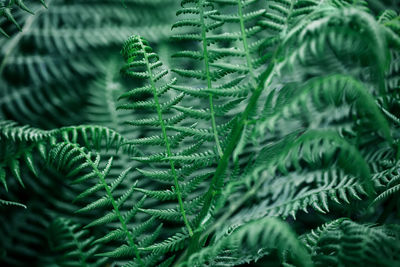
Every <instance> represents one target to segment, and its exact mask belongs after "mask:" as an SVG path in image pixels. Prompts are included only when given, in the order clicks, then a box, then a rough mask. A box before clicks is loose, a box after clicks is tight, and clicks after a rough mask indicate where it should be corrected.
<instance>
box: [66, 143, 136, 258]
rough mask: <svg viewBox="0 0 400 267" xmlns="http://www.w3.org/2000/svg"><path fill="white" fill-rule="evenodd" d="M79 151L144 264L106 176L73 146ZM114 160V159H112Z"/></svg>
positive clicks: (129, 242) (130, 243) (80, 149)
mask: <svg viewBox="0 0 400 267" xmlns="http://www.w3.org/2000/svg"><path fill="white" fill-rule="evenodd" d="M73 145H74V146H75V147H76V148H77V149H79V151H81V153H82V154H83V155H84V157H85V158H86V161H87V162H88V163H89V165H90V167H91V168H92V169H93V170H94V171H95V172H96V175H97V176H98V177H99V178H100V182H101V184H102V185H103V186H104V189H105V190H106V194H107V196H108V197H109V199H110V200H111V205H112V206H113V209H114V211H115V214H116V215H117V217H118V219H119V221H120V222H121V226H122V230H123V231H124V232H125V234H126V236H127V238H128V244H129V245H130V246H131V247H132V248H133V250H134V252H135V256H136V258H137V260H138V261H139V263H140V264H143V262H142V260H141V257H140V252H139V250H138V248H137V246H136V245H135V242H134V241H133V237H132V234H131V232H130V231H129V230H128V227H127V225H126V223H125V221H124V219H123V217H122V215H121V212H120V211H119V207H118V205H117V202H116V201H115V199H114V197H113V195H112V193H111V190H110V187H109V186H108V184H107V183H106V180H105V177H104V174H103V173H102V172H101V171H100V170H99V169H98V168H97V166H96V164H94V163H93V161H92V159H91V158H90V157H89V156H88V155H87V154H86V153H85V152H84V151H83V150H82V148H81V147H79V146H77V145H76V144H73ZM111 159H112V158H111Z"/></svg>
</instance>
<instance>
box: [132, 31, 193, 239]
mask: <svg viewBox="0 0 400 267" xmlns="http://www.w3.org/2000/svg"><path fill="white" fill-rule="evenodd" d="M139 44H140V46H141V49H142V50H143V51H144V53H143V57H144V60H145V64H146V68H147V72H148V73H149V78H150V84H151V88H152V90H153V97H154V102H155V103H156V109H157V115H158V120H159V121H160V125H161V130H162V135H163V138H164V143H165V146H166V149H167V155H168V157H172V152H171V146H170V143H169V140H168V136H167V130H166V127H165V123H164V119H163V115H162V111H161V107H160V102H159V100H158V93H157V88H156V85H155V81H154V77H153V71H152V70H151V68H150V62H149V58H148V55H147V52H146V48H145V46H144V44H143V42H142V40H141V39H139ZM169 165H170V167H171V171H172V175H173V176H174V186H175V191H176V196H177V198H178V203H179V209H180V212H181V214H182V218H183V222H184V223H185V226H186V228H187V229H188V232H189V235H190V236H192V235H193V230H192V227H191V226H190V224H189V221H188V219H187V216H186V211H185V208H184V207H183V200H182V193H181V189H180V186H179V182H178V175H177V173H176V170H175V163H174V161H173V160H169Z"/></svg>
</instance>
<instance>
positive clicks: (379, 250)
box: [302, 219, 399, 266]
mask: <svg viewBox="0 0 400 267" xmlns="http://www.w3.org/2000/svg"><path fill="white" fill-rule="evenodd" d="M302 239H303V240H304V241H303V242H305V243H306V244H307V247H308V249H309V251H310V252H311V255H312V258H313V260H314V262H315V263H316V264H318V265H322V264H339V265H340V264H342V265H348V264H366V265H374V264H379V265H382V266H391V265H393V264H396V262H398V260H399V258H398V255H397V254H398V251H399V246H398V233H396V234H393V232H391V231H390V232H388V231H387V230H386V229H385V227H384V226H375V225H368V224H358V223H355V222H353V221H351V220H349V219H338V220H335V221H333V222H330V223H328V224H326V225H323V226H322V227H321V228H319V229H317V230H316V231H313V232H312V233H310V234H308V235H305V236H303V237H302Z"/></svg>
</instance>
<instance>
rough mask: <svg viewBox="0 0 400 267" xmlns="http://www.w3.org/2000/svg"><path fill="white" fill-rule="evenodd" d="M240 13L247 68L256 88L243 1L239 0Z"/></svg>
mask: <svg viewBox="0 0 400 267" xmlns="http://www.w3.org/2000/svg"><path fill="white" fill-rule="evenodd" d="M238 13H239V23H240V33H241V35H242V42H243V48H244V53H245V54H246V61H247V67H248V68H249V73H250V76H251V83H252V85H253V86H254V87H255V86H256V85H255V81H256V77H255V75H254V69H253V64H252V62H251V56H250V51H249V45H248V43H247V34H246V27H245V25H244V19H243V6H242V0H238Z"/></svg>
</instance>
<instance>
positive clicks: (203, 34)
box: [198, 0, 223, 158]
mask: <svg viewBox="0 0 400 267" xmlns="http://www.w3.org/2000/svg"><path fill="white" fill-rule="evenodd" d="M198 5H199V9H200V23H201V39H202V43H203V56H204V67H205V70H206V77H207V88H208V89H212V83H211V74H210V63H209V56H208V50H207V45H208V44H207V36H206V30H207V29H206V25H205V21H204V0H200V1H199V3H198ZM208 101H209V105H210V115H211V124H212V131H213V134H214V139H215V145H216V146H217V151H218V155H219V157H220V158H221V157H222V155H223V152H222V148H221V142H220V141H219V136H218V131H217V123H216V121H215V111H214V103H213V95H212V94H211V93H210V94H209V98H208Z"/></svg>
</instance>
